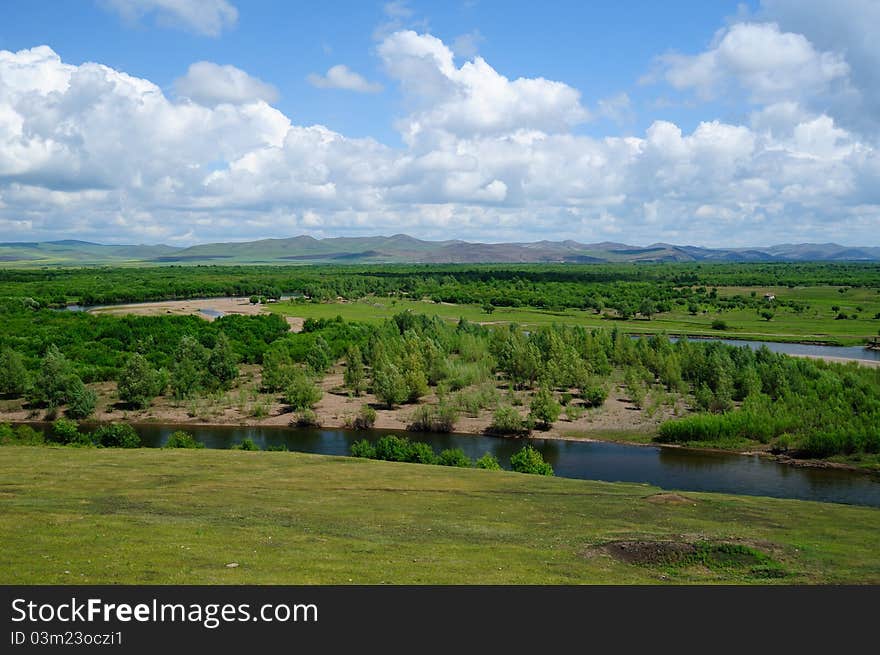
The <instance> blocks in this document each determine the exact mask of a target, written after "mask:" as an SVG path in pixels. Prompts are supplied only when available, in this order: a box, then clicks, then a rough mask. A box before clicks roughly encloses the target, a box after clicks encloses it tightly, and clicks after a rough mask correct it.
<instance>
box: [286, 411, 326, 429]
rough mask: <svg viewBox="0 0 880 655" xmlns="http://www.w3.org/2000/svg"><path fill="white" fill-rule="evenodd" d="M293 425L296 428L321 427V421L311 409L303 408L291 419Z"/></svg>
mask: <svg viewBox="0 0 880 655" xmlns="http://www.w3.org/2000/svg"><path fill="white" fill-rule="evenodd" d="M291 423H292V424H293V425H295V426H296V427H298V428H319V427H321V421H319V420H318V415H317V414H315V412H314V411H312V410H311V409H304V410H303V411H301V412H299V413H298V414H297V415H296V416H295V417H294V420H293V421H291Z"/></svg>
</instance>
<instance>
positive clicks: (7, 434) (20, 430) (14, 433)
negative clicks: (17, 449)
mask: <svg viewBox="0 0 880 655" xmlns="http://www.w3.org/2000/svg"><path fill="white" fill-rule="evenodd" d="M43 443H45V437H44V436H43V433H42V432H37V431H36V430H34V429H33V428H32V427H31V426H29V425H19V426H18V427H16V428H15V429H13V427H12V426H11V425H9V423H0V446H11V445H17V446H40V445H42V444H43Z"/></svg>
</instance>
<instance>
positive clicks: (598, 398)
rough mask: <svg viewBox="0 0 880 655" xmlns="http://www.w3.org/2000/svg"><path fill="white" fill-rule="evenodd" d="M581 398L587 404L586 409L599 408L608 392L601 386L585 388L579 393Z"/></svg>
mask: <svg viewBox="0 0 880 655" xmlns="http://www.w3.org/2000/svg"><path fill="white" fill-rule="evenodd" d="M581 398H583V399H584V402H585V403H586V404H587V407H601V406H602V404H603V403H604V402H605V400H606V399H607V398H608V390H607V389H606V388H605V387H603V386H601V385H598V384H597V385H594V386H590V387H587V388H586V389H584V390H583V392H581Z"/></svg>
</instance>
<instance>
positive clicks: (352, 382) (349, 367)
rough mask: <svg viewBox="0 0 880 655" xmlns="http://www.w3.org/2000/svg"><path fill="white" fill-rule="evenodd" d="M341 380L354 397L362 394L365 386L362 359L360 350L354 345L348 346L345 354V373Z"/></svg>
mask: <svg viewBox="0 0 880 655" xmlns="http://www.w3.org/2000/svg"><path fill="white" fill-rule="evenodd" d="M342 379H343V382H344V383H345V386H346V387H348V388H349V389H351V391H352V393H354V395H355V396H360V395H361V394H362V393H363V392H364V387H365V385H366V378H365V376H364V359H363V356H362V355H361V349H360V348H358V347H357V345H356V344H353V345H350V346H349V347H348V350H347V351H346V353H345V373H344V374H343V376H342Z"/></svg>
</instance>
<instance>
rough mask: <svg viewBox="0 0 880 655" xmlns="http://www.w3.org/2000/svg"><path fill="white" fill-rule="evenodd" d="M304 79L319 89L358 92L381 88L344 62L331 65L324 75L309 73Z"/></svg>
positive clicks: (374, 91)
mask: <svg viewBox="0 0 880 655" xmlns="http://www.w3.org/2000/svg"><path fill="white" fill-rule="evenodd" d="M306 79H307V80H308V82H309V84H311V85H312V86H316V87H318V88H319V89H345V90H347V91H357V92H358V93H379V92H380V91H381V90H382V85H381V84H379V83H378V82H369V81H367V80H366V78H364V77H363V76H362V75H359V74H358V73H355V72H354V71H353V70H351V69H350V68H349V67H348V66H346V65H344V64H337V65H336V66H333V67H332V68H330V69H329V70H328V71H327V73H326V74H325V75H318V74H317V73H311V74H310V75H309V76H308V77H307V78H306Z"/></svg>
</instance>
